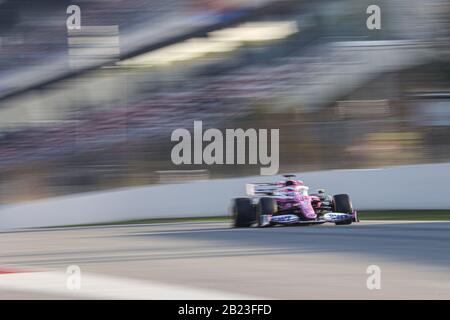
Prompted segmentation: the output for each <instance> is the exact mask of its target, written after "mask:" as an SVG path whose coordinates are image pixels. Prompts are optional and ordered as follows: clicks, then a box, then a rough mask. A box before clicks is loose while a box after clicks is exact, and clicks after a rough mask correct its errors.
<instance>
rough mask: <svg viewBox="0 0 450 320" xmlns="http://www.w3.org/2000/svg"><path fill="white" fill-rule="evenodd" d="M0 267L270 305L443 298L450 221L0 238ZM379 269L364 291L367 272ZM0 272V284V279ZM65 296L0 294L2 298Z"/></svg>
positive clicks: (150, 228) (141, 229) (75, 231)
mask: <svg viewBox="0 0 450 320" xmlns="http://www.w3.org/2000/svg"><path fill="white" fill-rule="evenodd" d="M0 243H2V249H1V255H0V270H1V268H2V267H3V268H18V269H26V270H34V271H35V270H60V271H62V272H64V270H65V269H66V268H67V267H68V266H69V265H74V264H76V265H78V266H80V268H81V270H82V272H87V273H94V274H101V275H105V276H111V277H119V278H131V279H136V280H139V281H143V282H144V283H145V281H158V282H161V283H165V284H170V285H180V286H184V287H189V288H196V289H205V290H217V291H220V292H227V293H234V294H240V295H246V296H251V297H262V298H269V299H272V298H276V299H347V298H353V299H419V298H424V299H450V222H400V221H397V222H396V221H389V222H388V221H372V222H368V221H363V222H361V223H359V224H352V225H350V226H334V225H331V224H325V225H319V226H309V227H275V228H269V229H233V228H230V225H229V224H228V223H221V222H204V223H201V222H195V223H167V224H149V225H127V226H109V227H107V226H105V227H80V228H66V229H46V230H28V231H15V232H6V233H0ZM370 265H377V266H378V267H379V268H380V270H381V282H380V283H381V289H379V290H376V289H374V290H369V289H368V288H367V285H366V281H367V279H368V277H369V274H367V272H366V271H367V268H368V266H370ZM1 277H2V275H1V274H0V285H1V279H2V278H1ZM11 298H14V299H18V298H19V299H36V298H48V299H53V298H61V299H63V298H65V296H64V294H55V293H48V292H42V293H39V291H38V292H36V291H34V292H29V291H26V290H24V291H21V290H17V288H1V287H0V299H11Z"/></svg>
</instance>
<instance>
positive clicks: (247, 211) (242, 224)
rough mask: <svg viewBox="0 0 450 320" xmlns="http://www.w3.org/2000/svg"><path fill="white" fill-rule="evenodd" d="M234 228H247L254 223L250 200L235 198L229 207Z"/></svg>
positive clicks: (254, 217) (254, 216)
mask: <svg viewBox="0 0 450 320" xmlns="http://www.w3.org/2000/svg"><path fill="white" fill-rule="evenodd" d="M231 210H232V216H233V224H234V227H235V228H248V227H250V226H251V225H252V224H254V223H255V222H256V212H255V207H254V206H253V204H252V200H251V199H250V198H236V199H234V200H233V202H232V206H231Z"/></svg>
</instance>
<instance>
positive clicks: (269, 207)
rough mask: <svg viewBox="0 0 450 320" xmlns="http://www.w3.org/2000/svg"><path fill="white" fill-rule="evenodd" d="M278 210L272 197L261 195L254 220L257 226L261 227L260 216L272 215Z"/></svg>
mask: <svg viewBox="0 0 450 320" xmlns="http://www.w3.org/2000/svg"><path fill="white" fill-rule="evenodd" d="M277 211H278V205H277V202H276V200H275V199H274V198H269V197H263V198H260V199H259V202H258V205H257V206H256V222H257V224H258V227H262V226H263V223H262V216H265V215H266V216H267V215H273V214H275V213H276V212H277Z"/></svg>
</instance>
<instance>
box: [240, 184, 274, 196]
mask: <svg viewBox="0 0 450 320" xmlns="http://www.w3.org/2000/svg"><path fill="white" fill-rule="evenodd" d="M278 188H279V186H278V185H277V184H276V183H247V184H246V185H245V189H246V191H247V195H248V196H263V195H272V194H273V192H274V191H276V190H277V189H278Z"/></svg>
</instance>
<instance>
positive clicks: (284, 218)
mask: <svg viewBox="0 0 450 320" xmlns="http://www.w3.org/2000/svg"><path fill="white" fill-rule="evenodd" d="M272 221H273V222H278V223H292V222H297V221H299V218H298V217H297V216H296V215H294V214H284V215H281V216H274V217H272Z"/></svg>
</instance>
